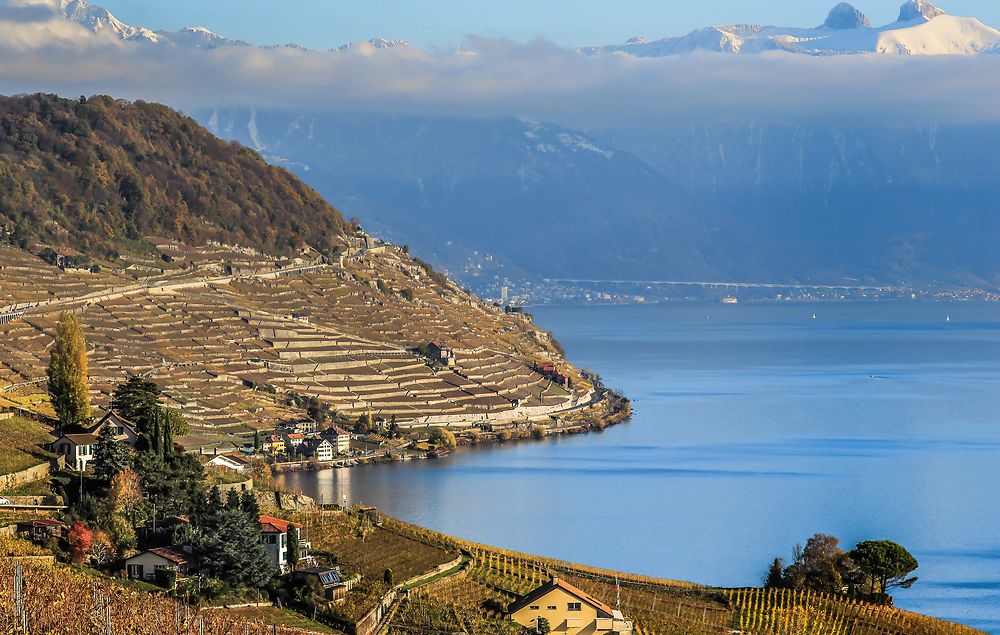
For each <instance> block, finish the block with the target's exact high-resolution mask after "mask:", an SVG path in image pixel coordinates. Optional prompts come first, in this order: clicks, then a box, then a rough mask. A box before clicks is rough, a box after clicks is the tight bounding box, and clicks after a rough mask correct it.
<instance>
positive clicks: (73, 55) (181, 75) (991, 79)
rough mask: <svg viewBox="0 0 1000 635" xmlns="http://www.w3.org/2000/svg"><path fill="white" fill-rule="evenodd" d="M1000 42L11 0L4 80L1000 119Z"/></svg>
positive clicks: (120, 91) (233, 94) (698, 112)
mask: <svg viewBox="0 0 1000 635" xmlns="http://www.w3.org/2000/svg"><path fill="white" fill-rule="evenodd" d="M998 76H1000V56H977V57H948V56H938V57H902V56H900V57H897V56H840V57H827V58H814V57H805V56H792V55H786V54H780V53H776V54H771V55H758V56H727V55H722V54H700V55H686V56H675V57H664V58H634V57H629V56H626V55H621V54H615V55H605V56H598V57H589V56H585V55H582V54H579V53H576V52H574V51H568V50H565V49H562V48H559V47H556V46H554V45H552V44H550V43H548V42H545V41H535V42H530V43H512V42H508V41H501V40H490V39H484V38H479V37H470V38H469V39H468V42H467V44H466V47H465V48H464V49H463V50H462V51H460V52H452V51H434V52H428V51H421V50H417V49H413V48H408V47H407V48H394V49H384V50H374V49H372V48H371V47H366V46H359V47H354V48H352V49H351V50H350V51H347V52H323V51H304V50H300V49H294V48H274V49H262V48H253V47H220V48H216V49H210V50H203V49H190V48H184V47H172V46H153V45H150V44H148V43H143V42H122V41H120V40H117V39H115V38H112V37H105V36H99V35H96V34H94V33H92V32H91V31H89V30H87V29H86V28H84V27H82V26H80V25H78V24H76V23H73V22H70V21H68V20H65V19H63V18H62V17H58V16H55V15H54V14H52V13H51V12H49V11H47V10H45V5H44V3H34V2H17V1H16V0H7V1H6V2H0V92H3V93H5V94H16V93H27V92H55V93H59V94H63V95H67V96H75V95H80V94H88V95H89V94H95V93H107V94H111V95H114V96H116V97H123V98H129V99H144V100H147V101H160V102H164V103H167V104H170V105H172V106H174V107H177V108H181V109H185V110H192V109H204V108H211V107H216V106H252V107H260V108H288V109H293V110H296V111H304V112H312V113H337V112H384V113H391V114H420V115H442V116H472V117H481V116H500V115H512V116H519V117H525V118H529V119H536V120H543V121H550V122H557V123H562V124H565V125H570V126H577V127H604V126H609V125H614V126H620V125H625V124H634V125H645V126H648V125H664V124H683V123H693V122H703V123H704V122H713V121H721V120H758V121H772V120H780V121H787V120H803V121H808V120H823V121H826V122H830V121H831V120H832V121H837V120H843V121H844V122H845V123H848V122H849V123H852V124H857V123H859V122H868V123H872V124H873V125H884V124H886V123H897V122H898V123H928V122H981V121H996V120H998V119H1000V82H998V81H996V79H995V78H996V77H998Z"/></svg>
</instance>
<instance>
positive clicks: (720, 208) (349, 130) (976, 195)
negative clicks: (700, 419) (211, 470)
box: [197, 109, 1000, 288]
mask: <svg viewBox="0 0 1000 635" xmlns="http://www.w3.org/2000/svg"><path fill="white" fill-rule="evenodd" d="M197 118H198V119H200V120H201V121H203V122H205V123H206V124H207V126H208V128H209V129H210V130H212V131H213V132H215V133H216V134H219V135H220V136H223V137H225V138H230V139H236V140H239V141H241V142H243V143H245V144H247V145H250V146H251V147H255V148H257V149H258V150H259V151H261V152H262V153H263V154H264V156H265V157H267V158H268V159H269V160H270V161H272V162H274V163H277V164H281V165H285V166H286V167H288V168H289V169H291V170H292V171H294V172H296V173H297V174H298V175H299V176H300V177H301V178H303V179H304V180H305V181H306V182H307V183H310V184H311V185H312V186H313V187H315V188H316V189H317V190H319V192H320V193H321V194H323V195H324V196H325V197H326V198H327V199H328V200H330V201H331V202H332V203H333V204H334V205H336V206H337V207H339V208H340V209H346V210H351V213H354V214H357V215H358V216H360V217H361V218H362V220H363V221H364V222H365V224H366V225H367V226H369V227H371V229H372V230H373V231H375V232H377V233H379V234H381V235H383V236H385V237H387V238H389V239H392V240H395V241H397V242H407V243H409V244H410V245H411V247H413V248H414V249H415V250H416V253H422V254H427V255H428V256H429V257H430V258H431V259H432V260H434V261H435V262H437V263H440V264H442V265H444V266H446V267H447V268H448V269H449V271H450V272H451V273H453V274H454V275H455V276H456V277H458V278H459V279H461V280H463V281H464V282H465V283H467V284H470V285H473V286H474V287H477V288H478V285H482V284H485V283H487V282H489V281H490V280H491V279H492V276H494V275H500V276H508V277H515V278H516V277H528V278H538V277H552V278H598V279H632V280H635V279H641V280H657V279H688V280H689V279H741V280H756V281H781V282H792V281H797V282H811V283H816V282H843V281H845V280H848V279H850V280H854V281H858V280H861V281H865V282H871V283H876V282H881V283H901V282H906V283H915V284H928V283H934V282H940V283H955V284H973V285H990V284H1000V260H998V259H997V255H998V251H1000V250H998V247H997V244H996V238H997V237H998V236H1000V215H998V214H997V210H996V205H995V203H994V201H997V200H1000V156H997V155H995V153H993V152H991V150H990V148H992V147H994V146H993V144H994V143H1000V127H998V126H994V125H981V126H925V127H919V126H910V127H907V126H898V127H857V126H854V127H842V126H837V125H792V124H789V125H779V124H766V125H762V124H752V123H739V124H735V123H734V124H713V125H704V126H677V127H675V128H671V129H666V130H660V131H658V132H651V131H646V130H634V129H629V128H622V129H609V130H604V131H595V132H592V133H590V134H584V133H581V132H578V131H574V130H569V129H566V128H561V127H558V126H551V125H542V124H536V123H530V122H523V121H519V120H516V119H498V120H485V121H483V120H458V119H444V118H419V117H387V116H381V115H365V116H354V117H336V118H331V117H323V116H305V115H291V114H288V113H282V112H274V111H271V112H255V111H251V110H244V109H237V110H227V111H212V112H204V113H198V114H197Z"/></svg>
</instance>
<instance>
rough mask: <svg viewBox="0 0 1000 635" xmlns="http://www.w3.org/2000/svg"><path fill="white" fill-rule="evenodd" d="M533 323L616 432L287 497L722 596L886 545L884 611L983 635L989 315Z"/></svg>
mask: <svg viewBox="0 0 1000 635" xmlns="http://www.w3.org/2000/svg"><path fill="white" fill-rule="evenodd" d="M813 312H815V313H816V314H817V319H816V320H813V319H811V318H812V314H813ZM534 313H535V316H536V322H538V323H539V324H540V325H541V326H543V327H545V328H547V329H550V330H552V331H553V332H554V333H555V334H556V336H557V338H558V339H559V340H560V341H561V342H562V343H563V345H564V346H565V348H566V350H567V354H568V355H569V357H570V359H571V360H572V361H573V362H574V363H576V364H577V365H579V366H583V367H588V368H592V369H595V370H597V371H598V372H599V373H600V374H601V375H602V376H603V377H604V378H605V381H606V383H607V384H608V385H609V386H612V387H615V388H619V389H621V390H623V391H625V393H626V394H627V395H628V396H629V397H631V398H632V400H633V404H634V407H635V411H636V414H635V417H634V419H633V420H632V422H631V423H629V424H625V425H621V426H617V427H615V428H611V429H609V430H607V431H605V432H603V433H600V434H591V435H585V436H576V437H572V438H564V439H548V440H545V441H536V442H527V443H521V444H508V445H507V446H505V447H495V448H489V449H476V450H470V451H467V452H460V453H457V454H455V455H453V456H451V457H449V458H447V459H444V460H439V461H425V462H423V461H422V462H410V463H408V464H404V465H386V466H373V467H367V468H358V469H354V470H340V471H338V472H333V471H328V472H325V473H318V474H296V475H289V476H288V477H286V481H285V482H286V484H287V485H289V486H292V487H296V488H299V489H302V490H304V491H305V492H306V493H311V494H314V495H319V494H322V495H323V496H324V497H325V498H326V500H331V501H332V500H334V499H336V498H337V497H338V496H340V495H341V493H343V494H346V495H347V496H348V497H349V500H350V502H352V503H356V502H359V501H363V502H365V503H374V504H377V505H379V506H381V507H382V508H384V509H385V510H386V511H388V512H389V513H391V514H393V515H396V516H398V517H401V518H403V519H406V520H408V521H411V522H414V523H417V524H420V525H424V526H427V527H432V528H434V529H438V530H441V531H444V532H447V533H451V534H455V535H459V536H463V537H466V538H469V539H472V540H476V541H481V542H485V543H490V544H495V545H499V546H503V547H507V548H511V549H517V550H522V551H528V552H533V553H540V554H545V555H549V556H553V557H556V558H562V559H567V560H574V561H580V562H586V563H588V564H592V565H596V566H602V567H609V568H616V569H624V570H630V571H636V572H640V573H644V574H649V575H655V576H661V577H667V578H674V579H687V580H694V581H698V582H703V583H708V584H715V585H723V586H737V585H750V584H757V583H758V582H759V580H760V578H761V576H763V574H764V573H765V571H766V568H767V565H768V563H769V561H770V559H772V558H773V557H775V556H783V557H786V558H787V557H790V554H791V551H792V548H793V546H794V545H795V543H796V542H804V541H805V540H806V538H808V537H809V536H810V535H811V534H813V533H815V532H825V533H830V534H834V535H837V536H840V537H841V538H842V540H843V542H844V543H845V547H846V548H848V549H849V548H850V547H852V546H853V545H854V543H855V542H857V541H859V540H863V539H868V538H888V539H892V540H896V541H897V542H900V543H901V544H903V545H904V546H906V547H908V548H909V549H910V550H911V551H912V552H913V553H914V554H915V555H916V556H917V558H918V560H919V561H920V569H919V570H918V574H919V575H920V581H919V582H918V583H917V584H916V586H914V587H913V588H912V589H910V590H901V591H898V592H896V594H895V595H896V599H897V604H898V605H899V606H902V607H905V608H908V609H912V610H916V611H921V612H925V613H929V614H932V615H936V616H939V617H944V618H948V619H952V620H955V621H960V622H963V623H966V624H969V625H971V626H975V627H977V628H981V629H983V630H986V631H990V632H994V633H1000V474H998V470H997V467H998V458H1000V306H994V305H986V304H928V303H903V302H892V303H878V304H875V303H873V304H823V305H815V306H812V305H809V306H806V305H774V304H770V305H738V306H721V305H675V306H636V307H559V308H538V309H535V310H534ZM948 315H950V316H951V322H949V323H946V321H945V318H946V316H948Z"/></svg>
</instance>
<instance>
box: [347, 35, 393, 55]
mask: <svg viewBox="0 0 1000 635" xmlns="http://www.w3.org/2000/svg"><path fill="white" fill-rule="evenodd" d="M409 45H410V43H409V42H408V41H407V40H387V39H385V38H382V37H376V38H372V39H370V40H364V41H361V42H348V43H347V44H344V45H343V46H338V47H337V48H335V49H332V50H333V51H335V52H340V53H346V52H348V51H350V50H353V49H358V48H368V49H375V50H379V49H393V48H397V47H405V46H409Z"/></svg>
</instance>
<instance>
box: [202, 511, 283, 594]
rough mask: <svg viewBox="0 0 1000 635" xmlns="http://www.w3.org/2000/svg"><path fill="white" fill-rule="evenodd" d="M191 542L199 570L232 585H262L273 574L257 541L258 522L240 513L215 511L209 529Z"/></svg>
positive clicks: (264, 549)
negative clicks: (200, 566)
mask: <svg viewBox="0 0 1000 635" xmlns="http://www.w3.org/2000/svg"><path fill="white" fill-rule="evenodd" d="M195 542H196V543H197V544H196V545H195V548H196V550H197V552H198V554H199V555H200V556H201V565H202V571H203V572H205V573H207V574H208V575H210V576H212V577H215V578H219V579H221V580H223V581H225V582H227V583H229V584H230V585H232V586H256V587H259V586H263V585H264V584H265V583H267V581H268V580H270V579H271V577H272V576H273V575H274V574H275V573H277V570H276V569H275V567H274V564H273V563H272V562H271V557H270V555H269V554H268V553H267V549H266V548H265V547H264V545H262V544H261V542H260V523H259V521H258V519H256V518H254V519H251V518H250V517H248V516H247V515H246V514H245V513H243V510H239V509H237V510H231V509H221V510H219V511H218V513H217V514H216V515H215V518H214V522H213V527H212V530H211V531H203V532H200V533H199V535H198V536H197V538H196V540H195Z"/></svg>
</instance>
